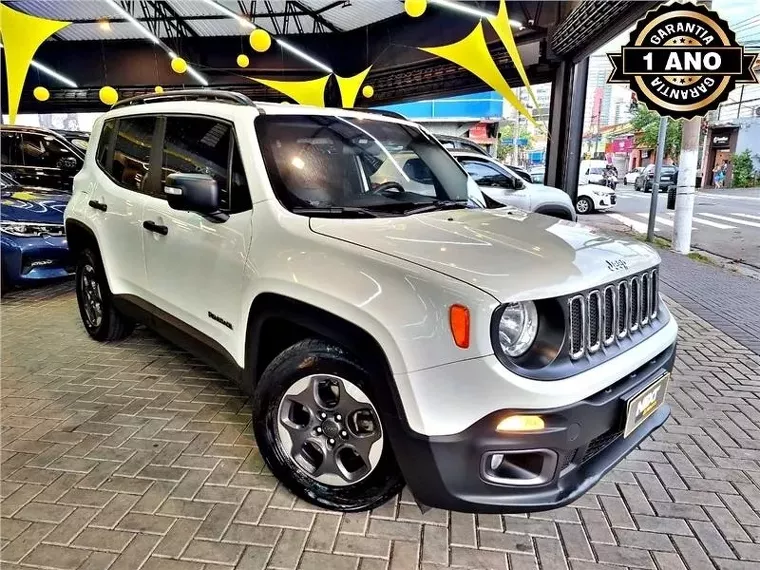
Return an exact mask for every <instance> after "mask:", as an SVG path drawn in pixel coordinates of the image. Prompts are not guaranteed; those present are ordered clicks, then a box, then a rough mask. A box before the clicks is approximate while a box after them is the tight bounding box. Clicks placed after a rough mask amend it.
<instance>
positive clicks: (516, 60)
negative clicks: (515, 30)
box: [488, 0, 538, 109]
mask: <svg viewBox="0 0 760 570" xmlns="http://www.w3.org/2000/svg"><path fill="white" fill-rule="evenodd" d="M488 21H489V22H491V26H493V29H494V30H495V31H496V33H497V34H498V36H499V38H500V39H501V43H503V44H504V47H505V48H507V53H508V54H509V57H510V58H511V59H512V63H513V64H514V66H515V69H517V73H519V74H520V79H522V80H523V83H524V84H525V87H526V88H527V89H528V95H530V98H531V99H533V104H534V105H535V106H536V109H538V100H536V96H535V95H534V94H533V88H532V87H531V86H530V81H528V74H527V73H525V67H524V66H523V63H522V59H520V50H519V49H517V44H516V43H515V38H514V36H513V35H512V25H511V24H510V23H509V14H508V13H507V3H506V2H505V1H504V0H501V2H500V3H499V13H498V14H496V15H495V16H491V17H490V18H488Z"/></svg>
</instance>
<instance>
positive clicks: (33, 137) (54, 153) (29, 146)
mask: <svg viewBox="0 0 760 570" xmlns="http://www.w3.org/2000/svg"><path fill="white" fill-rule="evenodd" d="M21 138H22V143H21V152H22V155H23V156H22V160H23V162H24V166H30V167H33V168H57V169H68V170H74V169H76V167H77V166H81V161H80V160H79V157H78V156H76V155H75V154H74V152H73V151H72V150H71V149H70V148H69V147H68V146H66V145H65V144H64V143H63V142H61V141H60V140H58V139H57V138H56V137H54V136H52V135H41V134H36V133H23V134H22V135H21Z"/></svg>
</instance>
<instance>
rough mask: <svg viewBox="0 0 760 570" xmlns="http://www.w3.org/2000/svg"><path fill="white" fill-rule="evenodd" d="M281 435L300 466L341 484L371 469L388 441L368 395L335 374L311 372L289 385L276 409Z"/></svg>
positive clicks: (320, 478)
mask: <svg viewBox="0 0 760 570" xmlns="http://www.w3.org/2000/svg"><path fill="white" fill-rule="evenodd" d="M277 437H278V439H279V443H280V445H281V447H282V449H283V450H284V451H285V453H286V454H288V455H289V456H290V458H291V459H292V460H293V461H294V462H295V464H296V465H297V466H298V467H299V469H300V470H301V471H303V472H304V473H305V474H306V475H308V476H309V477H311V478H312V479H315V480H317V481H318V482H320V483H323V484H325V485H332V486H336V487H343V486H346V485H352V484H354V483H358V482H359V481H361V480H362V479H364V478H365V477H367V476H368V475H369V474H370V473H372V471H373V470H374V469H375V467H377V464H378V462H379V461H380V457H381V455H382V452H383V443H384V438H383V433H382V427H381V425H380V419H379V416H378V414H377V410H376V409H375V407H374V405H372V402H370V400H369V397H368V396H367V395H366V394H365V393H364V392H363V391H362V389H361V388H359V387H358V386H356V385H355V384H353V383H351V382H349V381H348V380H346V379H344V378H340V377H339V376H334V375H332V374H312V375H309V376H306V377H304V378H301V379H299V380H298V381H296V382H294V383H293V384H292V385H291V386H290V388H288V390H287V391H286V392H285V394H284V395H283V396H282V399H281V400H280V405H279V409H278V412H277Z"/></svg>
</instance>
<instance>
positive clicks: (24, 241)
mask: <svg viewBox="0 0 760 570" xmlns="http://www.w3.org/2000/svg"><path fill="white" fill-rule="evenodd" d="M3 166H4V165H3ZM0 192H1V193H2V208H0V246H1V247H2V291H3V292H5V291H7V290H8V289H10V288H11V287H13V286H14V285H21V284H23V283H34V282H38V281H40V280H45V279H52V278H56V277H66V276H67V275H70V274H71V272H72V271H73V267H72V265H71V260H70V258H69V248H68V244H67V242H66V235H65V234H64V229H63V210H64V209H65V208H66V204H67V203H68V201H69V198H70V197H71V194H70V193H68V192H64V191H60V190H53V189H50V188H34V187H28V186H22V185H20V184H19V183H18V182H16V181H15V180H14V179H13V178H12V177H11V176H9V175H8V174H6V173H5V172H3V173H2V174H0Z"/></svg>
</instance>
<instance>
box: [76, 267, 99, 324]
mask: <svg viewBox="0 0 760 570" xmlns="http://www.w3.org/2000/svg"><path fill="white" fill-rule="evenodd" d="M79 289H80V291H81V293H82V295H81V299H82V308H83V309H84V314H85V317H86V319H87V324H88V325H89V326H90V327H92V328H97V327H99V326H100V323H101V321H102V320H103V297H102V296H101V294H100V285H99V284H98V279H97V276H96V274H95V268H94V267H93V266H92V265H90V264H87V265H85V266H84V267H83V268H82V276H81V279H80V281H79Z"/></svg>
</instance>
